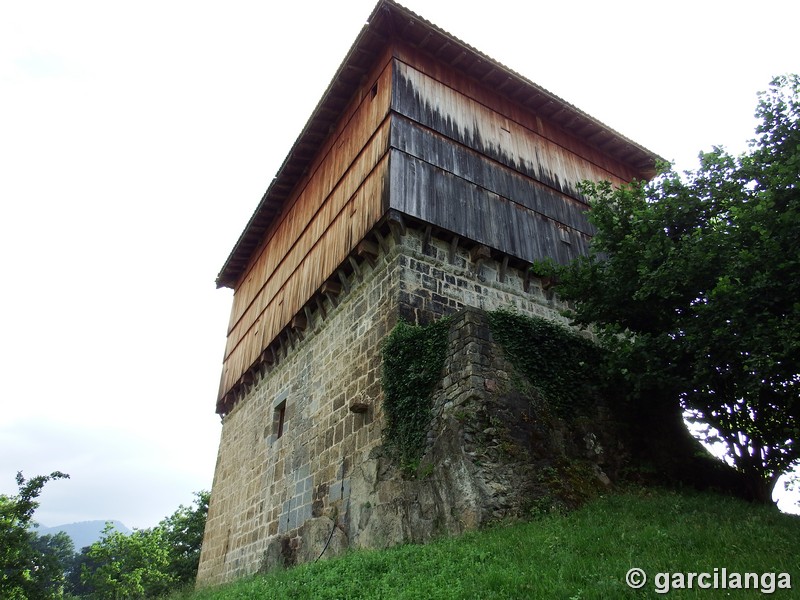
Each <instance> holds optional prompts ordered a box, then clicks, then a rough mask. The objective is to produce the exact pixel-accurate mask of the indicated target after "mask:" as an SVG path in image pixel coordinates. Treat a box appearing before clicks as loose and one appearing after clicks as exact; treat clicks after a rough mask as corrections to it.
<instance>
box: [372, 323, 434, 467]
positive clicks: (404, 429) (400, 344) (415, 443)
mask: <svg viewBox="0 0 800 600" xmlns="http://www.w3.org/2000/svg"><path fill="white" fill-rule="evenodd" d="M449 327H450V319H449V318H443V319H440V320H439V321H436V322H434V323H431V324H429V325H427V326H419V325H409V324H408V323H406V322H404V321H400V322H399V323H398V324H397V326H396V327H395V328H394V329H393V330H392V332H391V333H390V334H389V336H388V337H387V339H386V342H385V344H384V346H383V350H382V355H383V373H382V379H381V383H382V385H383V391H384V411H385V414H386V426H387V431H386V441H387V444H386V445H387V448H388V449H389V451H390V452H391V453H392V455H393V456H394V457H395V458H396V459H397V460H398V461H399V463H400V465H401V466H402V467H403V468H404V469H406V470H407V471H415V470H416V467H417V466H418V464H419V459H420V457H421V456H422V453H423V451H424V449H425V435H426V433H427V430H428V426H429V424H430V421H431V416H432V415H431V394H432V392H433V388H434V386H435V385H436V383H437V382H438V381H439V379H440V378H441V376H442V368H443V366H444V360H445V354H446V350H447V334H448V329H449Z"/></svg>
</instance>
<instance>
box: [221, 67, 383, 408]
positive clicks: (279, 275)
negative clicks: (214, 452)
mask: <svg viewBox="0 0 800 600" xmlns="http://www.w3.org/2000/svg"><path fill="white" fill-rule="evenodd" d="M384 64H385V66H384V68H383V70H382V71H381V72H380V75H379V76H378V77H377V78H376V79H375V81H374V83H373V82H370V83H365V85H364V90H365V93H363V97H362V98H361V99H360V102H358V103H356V105H355V106H354V110H352V111H351V112H350V114H346V115H344V117H343V121H342V124H341V125H340V128H339V131H338V134H335V135H334V136H332V140H331V142H330V143H329V144H328V145H327V148H322V149H321V156H320V159H319V160H318V161H317V162H316V163H315V165H314V168H313V169H312V170H311V173H310V174H309V176H308V177H307V179H306V181H305V182H303V183H302V184H301V185H298V190H297V192H296V194H295V195H294V197H293V200H292V201H291V202H289V203H288V205H287V206H286V208H285V209H284V211H283V214H282V217H281V218H279V219H278V220H277V221H276V223H275V224H274V225H273V227H272V228H271V231H270V233H269V234H268V235H267V236H266V239H265V242H264V244H263V245H262V247H261V249H260V251H259V252H258V253H257V254H256V256H255V257H254V259H253V260H252V262H251V266H250V267H249V269H248V271H247V272H246V273H245V275H244V277H243V278H242V281H241V282H240V283H239V284H238V285H237V286H236V290H235V293H234V301H233V308H232V311H231V318H230V324H229V329H228V341H227V345H226V349H225V358H224V364H223V372H222V377H221V381H220V390H219V398H222V397H223V396H224V395H225V394H226V393H227V392H228V391H229V390H230V389H231V388H232V386H233V385H234V384H235V383H236V381H237V380H238V379H239V378H240V377H241V376H242V374H243V373H244V372H245V371H246V370H247V369H248V368H249V367H250V366H251V365H252V364H253V363H254V362H255V361H256V360H257V359H258V357H259V356H260V354H261V353H262V352H263V351H264V349H265V348H266V347H267V346H268V345H269V344H270V342H272V341H273V340H274V339H275V337H276V336H277V335H278V334H279V333H280V331H281V330H282V329H283V328H284V327H286V325H287V324H289V322H290V320H291V318H292V317H293V316H294V315H295V314H297V312H299V311H300V310H302V308H303V306H304V305H305V303H306V302H308V300H309V299H310V298H311V297H312V296H313V294H314V293H315V292H316V291H317V290H318V289H319V288H320V286H321V285H322V284H323V283H324V282H325V280H326V279H328V278H329V277H330V276H331V274H332V273H334V272H335V270H336V268H337V267H338V266H339V265H340V264H341V263H342V262H343V261H344V260H345V259H346V257H347V255H348V254H349V253H350V252H351V251H352V250H353V248H354V247H355V245H356V244H357V243H358V242H359V241H360V240H361V239H362V238H363V236H364V235H366V233H367V232H368V231H369V230H370V228H371V227H373V226H374V224H375V223H376V222H377V220H378V219H380V217H381V215H382V212H383V211H382V208H383V204H382V202H383V193H384V192H383V190H384V180H385V178H386V172H387V169H388V160H387V150H388V145H389V133H390V130H389V119H388V114H389V104H390V95H391V94H390V89H391V68H390V65H389V63H388V62H386V63H384ZM375 83H376V84H377V87H375V85H374V84H375Z"/></svg>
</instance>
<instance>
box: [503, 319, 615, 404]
mask: <svg viewBox="0 0 800 600" xmlns="http://www.w3.org/2000/svg"><path fill="white" fill-rule="evenodd" d="M489 323H490V325H491V328H492V335H493V336H494V339H495V340H497V342H498V343H499V344H500V345H501V346H502V348H503V352H504V353H505V354H506V356H507V357H508V358H509V360H510V361H511V363H512V364H513V365H514V368H515V369H516V370H517V371H518V372H519V373H521V374H522V375H524V376H525V377H526V378H527V380H528V381H529V382H530V383H531V384H532V385H533V386H534V388H535V391H536V395H537V396H538V397H539V401H540V406H538V407H537V408H538V409H540V411H544V412H546V411H547V410H552V411H553V413H555V415H557V416H558V417H561V418H572V417H574V416H575V415H576V414H578V413H579V412H580V410H581V409H582V408H585V407H587V406H592V405H594V403H595V402H596V400H597V398H598V394H599V389H600V386H601V375H600V373H599V365H600V364H601V363H602V355H601V353H600V349H599V348H598V347H597V345H595V344H594V343H593V342H592V341H591V340H588V339H586V338H584V337H582V336H580V335H578V334H577V333H575V332H574V331H570V330H569V329H567V328H566V327H562V326H561V325H558V324H557V323H553V322H552V321H547V320H545V319H539V318H535V317H529V316H525V315H521V314H519V313H516V312H514V311H512V310H506V309H500V310H497V311H494V312H491V313H489Z"/></svg>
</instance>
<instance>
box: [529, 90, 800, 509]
mask: <svg viewBox="0 0 800 600" xmlns="http://www.w3.org/2000/svg"><path fill="white" fill-rule="evenodd" d="M756 116H757V118H758V119H759V122H760V124H759V125H758V127H757V129H756V134H757V137H756V139H754V140H753V141H752V142H751V144H750V150H749V151H748V152H747V153H745V154H743V155H742V156H739V157H733V156H731V155H729V154H728V153H727V152H725V151H724V150H723V149H721V148H714V149H713V150H712V151H711V152H709V153H702V154H701V155H700V165H699V167H698V168H697V170H695V171H691V172H686V173H684V174H683V176H680V175H679V174H677V173H675V172H674V171H673V170H671V169H666V170H665V171H664V172H663V174H662V175H660V176H659V177H657V178H656V179H655V180H654V181H653V182H651V183H649V184H645V183H642V182H634V183H632V184H630V185H626V186H622V187H620V188H616V189H615V188H613V187H612V186H611V185H610V184H609V183H607V182H603V183H589V182H585V183H584V184H582V188H581V189H582V191H583V193H584V194H585V195H586V196H587V197H588V198H589V200H590V205H591V209H590V219H591V221H592V222H593V224H594V225H595V227H596V229H597V233H596V235H595V237H594V239H593V242H592V246H591V252H590V255H589V256H588V257H584V258H581V259H579V260H577V261H574V262H573V263H571V264H569V265H566V266H554V265H549V266H541V265H539V266H538V267H537V268H538V269H539V270H540V272H542V273H548V274H553V275H555V276H556V278H557V280H558V281H559V285H558V291H559V294H560V296H561V297H562V298H564V299H566V300H571V301H572V302H573V303H574V315H573V316H574V319H575V321H576V322H577V323H580V324H582V325H584V326H590V325H591V326H593V327H594V328H595V329H596V331H597V332H598V335H599V336H600V338H601V339H602V340H603V341H604V343H605V344H607V345H608V347H609V349H610V350H611V352H610V353H609V357H610V359H611V360H612V361H614V363H615V366H616V368H618V369H619V370H620V371H622V372H623V373H625V374H626V375H627V377H628V379H629V380H630V381H631V382H632V383H633V384H634V385H635V387H636V389H638V390H642V389H646V388H648V387H650V388H652V387H653V386H660V387H662V388H663V389H666V390H668V392H669V394H670V395H671V397H672V399H673V401H674V402H675V403H676V404H680V406H681V407H682V408H683V409H684V410H685V411H687V414H688V415H689V416H690V417H691V419H693V420H695V421H696V422H699V423H701V424H703V425H704V426H706V427H707V432H708V435H709V436H710V437H713V436H718V437H719V438H720V439H721V440H722V441H724V442H725V444H726V445H727V448H728V449H729V454H730V458H731V460H732V462H733V464H734V466H735V467H736V469H737V470H739V471H740V472H741V473H742V474H743V476H744V478H745V480H746V482H747V486H748V489H749V494H750V496H751V497H752V498H753V499H754V500H758V501H761V502H771V501H772V491H773V488H774V486H775V483H776V482H777V479H778V477H779V476H780V475H781V474H782V473H784V472H785V471H787V470H788V469H789V468H790V467H792V466H793V465H797V464H798V462H800V448H798V446H797V440H798V439H799V438H800V398H799V393H800V176H799V175H798V173H800V78H799V77H798V76H797V75H791V76H784V77H778V78H776V79H774V80H773V81H772V83H771V85H770V88H769V90H767V91H766V92H762V93H761V94H759V104H758V108H757V111H756Z"/></svg>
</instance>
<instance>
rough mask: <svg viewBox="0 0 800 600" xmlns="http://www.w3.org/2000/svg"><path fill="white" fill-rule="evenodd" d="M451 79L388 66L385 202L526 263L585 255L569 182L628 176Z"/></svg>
mask: <svg viewBox="0 0 800 600" xmlns="http://www.w3.org/2000/svg"><path fill="white" fill-rule="evenodd" d="M414 58H416V59H420V60H422V61H423V62H422V65H423V67H425V66H426V65H427V66H428V67H429V65H428V63H427V61H426V60H424V59H421V58H420V57H418V56H415V57H414ZM449 79H450V81H449V82H447V83H445V82H442V81H439V80H437V79H435V78H434V77H432V76H430V75H428V74H425V73H423V72H421V71H420V70H418V69H417V68H415V66H411V65H409V64H406V63H405V62H403V61H401V60H398V61H396V63H395V84H394V86H393V96H392V109H393V111H395V112H396V113H397V115H396V116H395V117H394V118H393V119H392V138H391V146H392V149H393V151H392V158H391V179H390V205H391V207H392V208H395V209H397V210H399V211H401V212H404V213H406V214H409V215H411V216H414V217H416V218H419V219H422V220H423V221H426V222H428V223H431V224H433V225H436V226H438V227H441V228H443V229H446V230H449V231H451V232H453V233H456V234H458V235H459V236H462V237H465V238H468V239H471V240H474V241H477V242H480V243H482V244H486V245H487V246H490V247H492V248H495V249H497V250H500V251H502V252H506V253H508V254H510V255H512V256H516V257H518V258H521V259H524V260H526V261H533V260H536V259H539V258H544V257H552V258H554V259H556V260H558V261H560V262H566V261H568V260H570V259H572V258H574V257H576V256H578V255H581V254H585V253H586V251H587V249H588V243H589V239H590V236H591V233H592V228H591V226H590V225H589V223H588V222H587V219H586V215H585V211H586V209H587V206H586V204H585V203H584V202H583V201H582V200H581V199H580V195H579V193H578V192H577V189H576V184H577V182H579V181H581V180H584V179H594V180H599V179H609V180H611V181H613V182H615V183H621V182H622V181H623V179H622V178H621V177H620V176H619V174H620V173H621V174H624V175H626V176H630V173H629V172H627V171H626V170H625V167H624V166H622V165H616V164H613V163H612V162H611V161H608V160H606V161H604V164H603V165H602V166H601V165H600V164H598V161H596V160H595V159H596V156H595V154H596V152H595V151H594V150H593V149H592V148H590V147H588V146H585V145H583V146H582V145H581V144H580V143H579V142H578V141H576V140H572V139H567V138H568V137H569V136H567V135H566V134H563V133H560V132H558V131H556V130H552V129H550V130H548V129H547V127H546V126H544V125H543V124H542V123H541V121H540V120H537V122H535V123H529V124H531V125H532V126H535V127H536V128H537V129H538V130H540V131H544V132H546V133H547V134H548V135H549V137H546V136H545V135H543V134H542V133H540V132H539V131H535V130H533V129H531V128H530V127H528V126H526V125H525V124H523V123H520V122H517V121H515V120H513V119H512V118H511V116H513V115H514V114H515V110H516V109H515V108H514V107H513V105H507V104H506V102H505V101H504V100H503V99H502V98H498V97H496V96H491V97H489V96H486V93H485V91H484V90H483V89H482V88H480V87H477V88H476V87H475V86H474V84H473V83H472V82H470V81H463V82H462V81H459V80H458V79H457V78H454V77H453V76H452V74H451V75H449ZM453 86H459V87H460V89H456V88H455V87H453ZM462 90H463V91H462ZM467 92H468V93H471V94H473V95H475V96H478V97H479V98H475V97H471V96H469V95H468V94H467ZM487 104H493V105H491V106H490V105H487ZM500 111H504V112H500ZM520 118H521V119H522V120H527V121H529V122H530V121H531V120H532V119H533V117H532V116H531V115H527V116H526V117H525V116H524V117H520ZM579 153H580V154H579ZM600 162H602V161H600ZM609 168H613V171H612V170H609Z"/></svg>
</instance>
